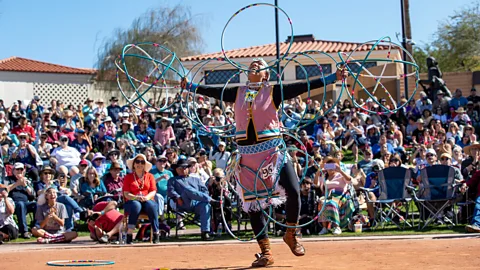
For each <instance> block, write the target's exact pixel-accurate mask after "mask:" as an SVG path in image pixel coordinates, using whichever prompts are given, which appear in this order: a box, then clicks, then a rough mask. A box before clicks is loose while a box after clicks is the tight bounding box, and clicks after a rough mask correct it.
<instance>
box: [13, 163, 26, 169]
mask: <svg viewBox="0 0 480 270" xmlns="http://www.w3.org/2000/svg"><path fill="white" fill-rule="evenodd" d="M13 168H14V169H25V165H23V163H20V162H17V163H15V164H14V165H13Z"/></svg>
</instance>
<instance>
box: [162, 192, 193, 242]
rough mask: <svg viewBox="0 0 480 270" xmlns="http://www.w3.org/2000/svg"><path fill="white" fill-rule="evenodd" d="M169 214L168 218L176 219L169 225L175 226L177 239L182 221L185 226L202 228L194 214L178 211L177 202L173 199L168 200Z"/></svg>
mask: <svg viewBox="0 0 480 270" xmlns="http://www.w3.org/2000/svg"><path fill="white" fill-rule="evenodd" d="M167 213H168V214H167V216H170V217H172V216H173V217H174V221H171V222H169V224H174V225H175V238H178V230H181V228H180V223H179V222H178V221H179V220H180V219H181V220H182V223H183V224H184V225H185V224H186V225H196V226H198V227H201V224H200V220H199V219H198V218H197V216H196V215H195V214H194V213H188V212H184V211H180V210H178V209H177V207H176V204H175V201H174V200H172V199H168V203H167Z"/></svg>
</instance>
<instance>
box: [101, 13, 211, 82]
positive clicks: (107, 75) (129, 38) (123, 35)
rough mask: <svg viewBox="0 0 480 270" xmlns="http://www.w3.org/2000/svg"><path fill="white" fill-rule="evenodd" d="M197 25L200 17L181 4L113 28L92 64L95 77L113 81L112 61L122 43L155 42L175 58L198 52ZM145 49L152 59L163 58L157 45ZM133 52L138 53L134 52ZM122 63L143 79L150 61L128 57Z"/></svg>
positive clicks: (201, 45)
mask: <svg viewBox="0 0 480 270" xmlns="http://www.w3.org/2000/svg"><path fill="white" fill-rule="evenodd" d="M200 25H202V23H201V21H200V17H199V16H195V15H192V13H191V10H190V8H189V7H187V6H184V5H176V6H174V7H162V8H158V9H154V10H149V11H147V12H146V13H145V14H143V15H142V16H140V17H139V18H137V19H135V20H134V21H133V23H132V25H131V26H130V28H128V29H117V30H115V32H114V34H113V35H112V36H111V37H110V38H108V39H106V40H105V41H104V42H103V45H102V46H101V48H100V50H99V52H98V60H97V64H96V67H97V69H98V75H97V80H100V81H113V80H114V78H115V76H114V71H115V64H114V60H115V59H116V58H117V57H118V56H119V55H121V53H122V49H123V47H124V46H125V45H126V44H138V43H141V42H155V43H158V44H160V45H163V46H165V47H168V48H169V49H170V50H172V51H174V52H175V53H176V54H177V57H179V58H180V57H183V56H188V55H192V54H196V53H199V52H200V50H201V48H202V47H203V40H202V38H201V35H200ZM145 48H146V49H147V53H148V54H150V56H152V57H153V58H155V59H158V60H161V59H164V58H166V57H167V54H165V52H164V51H162V50H160V49H158V48H155V47H150V48H149V47H145ZM135 53H138V54H141V53H140V52H138V51H136V52H135ZM169 60H170V59H169ZM169 60H168V61H169ZM126 63H127V65H128V67H129V73H130V74H132V75H133V76H135V77H137V78H143V77H144V76H145V75H147V74H148V72H149V71H150V70H151V69H152V61H148V60H145V59H140V58H134V57H129V58H128V59H126Z"/></svg>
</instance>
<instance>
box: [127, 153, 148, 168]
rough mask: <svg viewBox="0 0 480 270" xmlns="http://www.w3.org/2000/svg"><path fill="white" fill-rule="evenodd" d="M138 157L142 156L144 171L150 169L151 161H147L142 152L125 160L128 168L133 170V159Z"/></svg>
mask: <svg viewBox="0 0 480 270" xmlns="http://www.w3.org/2000/svg"><path fill="white" fill-rule="evenodd" d="M139 157H140V158H142V159H143V160H145V171H146V172H149V171H150V170H151V169H152V163H150V162H148V161H147V157H145V155H144V154H137V155H136V156H135V157H134V158H131V159H128V160H127V167H128V169H130V170H131V171H133V170H134V169H133V161H134V160H136V159H137V158H139Z"/></svg>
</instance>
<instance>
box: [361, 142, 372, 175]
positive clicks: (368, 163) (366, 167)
mask: <svg viewBox="0 0 480 270" xmlns="http://www.w3.org/2000/svg"><path fill="white" fill-rule="evenodd" d="M372 161H373V152H372V150H371V149H370V148H367V149H365V151H363V160H361V161H359V162H358V164H357V168H358V169H359V170H360V169H361V170H362V171H363V172H364V173H365V174H366V175H368V174H369V173H370V172H371V171H372V167H373V162H372Z"/></svg>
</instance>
